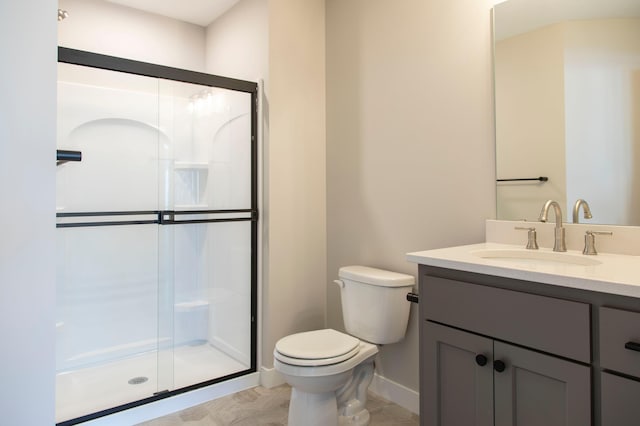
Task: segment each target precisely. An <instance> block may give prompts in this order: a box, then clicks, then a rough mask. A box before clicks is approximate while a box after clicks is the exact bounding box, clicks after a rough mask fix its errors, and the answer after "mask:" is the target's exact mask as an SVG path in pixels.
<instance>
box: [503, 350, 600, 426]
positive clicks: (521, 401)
mask: <svg viewBox="0 0 640 426" xmlns="http://www.w3.org/2000/svg"><path fill="white" fill-rule="evenodd" d="M494 358H495V360H496V361H502V362H504V364H505V370H504V371H502V372H498V371H496V372H495V374H494V386H495V426H540V425H545V426H585V425H590V424H591V378H590V368H589V367H588V366H584V365H581V364H577V363H574V362H570V361H566V360H563V359H559V358H555V357H552V356H549V355H544V354H541V353H538V352H534V351H530V350H527V349H523V348H520V347H516V346H512V345H509V344H506V343H501V342H494Z"/></svg>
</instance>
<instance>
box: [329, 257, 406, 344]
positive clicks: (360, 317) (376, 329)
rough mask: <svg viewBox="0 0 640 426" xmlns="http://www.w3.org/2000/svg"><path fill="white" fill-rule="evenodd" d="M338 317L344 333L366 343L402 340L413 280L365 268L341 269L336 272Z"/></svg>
mask: <svg viewBox="0 0 640 426" xmlns="http://www.w3.org/2000/svg"><path fill="white" fill-rule="evenodd" d="M338 277H339V278H340V279H339V280H336V283H337V284H339V285H340V287H341V290H340V295H341V299H342V314H343V317H344V325H345V328H346V330H347V333H349V334H351V335H352V336H355V337H358V338H360V339H362V340H365V341H367V342H370V343H375V344H380V345H382V344H387V343H395V342H398V341H400V340H402V339H403V338H404V335H405V333H406V331H407V323H408V322H409V310H410V307H411V303H410V302H408V301H407V297H406V296H407V293H409V292H410V291H411V289H412V287H413V285H414V283H415V280H414V278H413V276H411V275H407V274H401V273H398V272H391V271H385V270H383V269H376V268H370V267H368V266H344V267H342V268H340V270H339V272H338Z"/></svg>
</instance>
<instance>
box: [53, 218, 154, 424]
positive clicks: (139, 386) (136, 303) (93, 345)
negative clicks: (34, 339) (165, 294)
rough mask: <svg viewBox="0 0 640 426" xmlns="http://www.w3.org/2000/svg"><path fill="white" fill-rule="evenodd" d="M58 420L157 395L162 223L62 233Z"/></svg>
mask: <svg viewBox="0 0 640 426" xmlns="http://www.w3.org/2000/svg"><path fill="white" fill-rule="evenodd" d="M57 234H58V237H57V238H58V260H57V280H56V282H57V323H56V329H57V340H56V369H57V391H56V419H57V421H58V422H59V421H63V420H68V419H71V418H76V417H79V416H82V415H86V414H90V413H93V412H96V411H100V410H104V409H108V408H111V407H115V406H118V405H122V404H125V403H128V402H132V401H137V400H140V399H143V398H147V397H150V396H152V395H153V393H154V392H156V391H157V378H156V364H157V361H156V356H155V349H156V347H157V344H158V343H157V340H158V339H157V316H158V295H157V286H158V284H157V282H158V249H157V247H158V227H157V225H133V226H99V227H78V228H60V229H58V230H57Z"/></svg>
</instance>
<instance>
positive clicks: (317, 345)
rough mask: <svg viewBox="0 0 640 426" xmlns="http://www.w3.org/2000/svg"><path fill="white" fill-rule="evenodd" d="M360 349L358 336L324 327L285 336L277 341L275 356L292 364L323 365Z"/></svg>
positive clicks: (348, 355)
mask: <svg viewBox="0 0 640 426" xmlns="http://www.w3.org/2000/svg"><path fill="white" fill-rule="evenodd" d="M359 350H360V340H358V339H357V338H355V337H353V336H349V335H348V334H344V333H340V332H339V331H336V330H332V329H324V330H315V331H307V332H304V333H296V334H292V335H289V336H286V337H283V338H282V339H280V340H279V341H278V343H276V347H275V351H274V356H275V357H276V358H277V359H278V360H279V361H281V362H284V363H286V364H290V365H296V366H323V365H330V364H336V363H339V362H342V361H345V360H347V359H349V358H352V357H353V356H355V355H356V354H357V353H358V351H359Z"/></svg>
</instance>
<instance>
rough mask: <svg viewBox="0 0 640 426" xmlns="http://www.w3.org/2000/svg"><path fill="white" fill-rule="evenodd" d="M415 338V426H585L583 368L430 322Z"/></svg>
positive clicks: (587, 374)
mask: <svg viewBox="0 0 640 426" xmlns="http://www.w3.org/2000/svg"><path fill="white" fill-rule="evenodd" d="M423 332H424V333H423V335H422V336H421V339H422V340H421V342H422V343H421V344H422V350H423V360H424V362H425V371H424V375H423V378H424V380H425V382H426V386H425V389H424V391H425V392H426V398H425V405H423V407H422V410H421V422H422V425H429V426H432V425H438V426H458V425H477V426H490V425H494V424H495V425H500V426H502V425H504V426H506V425H522V426H523V425H545V426H546V425H549V426H553V425H567V426H584V425H589V424H590V408H589V407H590V402H591V392H590V390H589V389H590V369H589V367H587V366H584V365H580V364H577V363H574V362H570V361H567V360H563V359H560V358H557V357H553V356H550V355H546V354H542V353H539V352H535V351H532V350H528V349H524V348H520V347H517V346H514V345H510V344H507V343H504V342H500V341H496V340H493V339H490V338H486V337H482V336H478V335H476V334H473V333H469V332H465V331H461V330H457V329H455V328H452V327H448V326H443V325H440V324H436V323H433V322H427V323H426V324H425V325H424V327H423ZM494 419H495V420H494ZM494 421H495V423H494Z"/></svg>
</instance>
